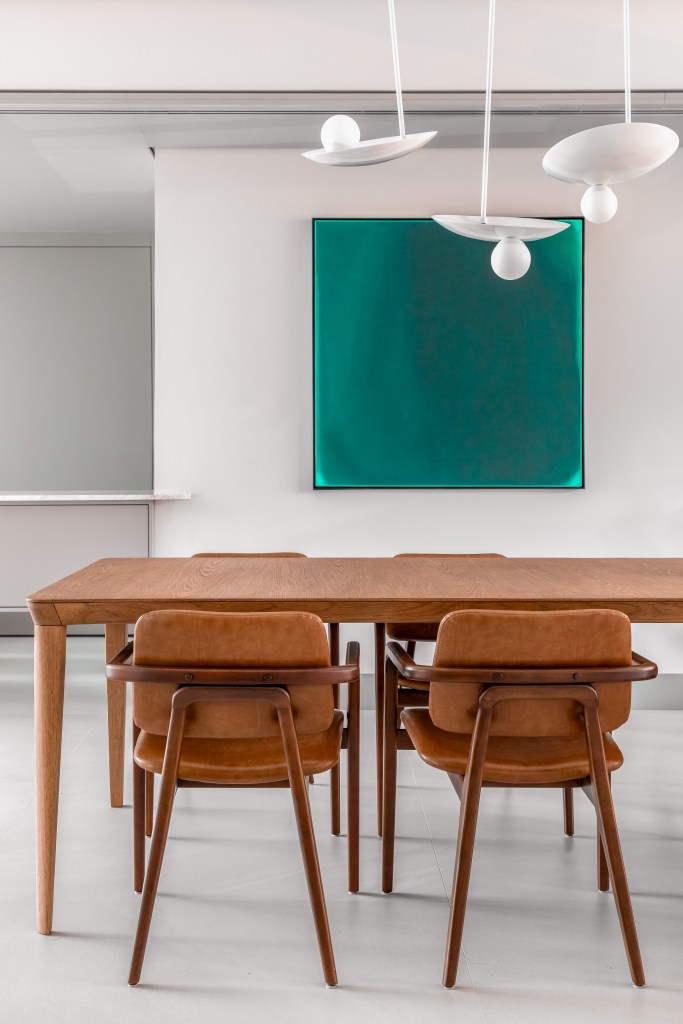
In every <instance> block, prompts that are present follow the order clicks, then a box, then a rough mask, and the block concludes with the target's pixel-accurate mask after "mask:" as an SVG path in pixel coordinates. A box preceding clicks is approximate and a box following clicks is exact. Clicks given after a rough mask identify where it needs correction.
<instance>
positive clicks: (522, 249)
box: [491, 238, 531, 281]
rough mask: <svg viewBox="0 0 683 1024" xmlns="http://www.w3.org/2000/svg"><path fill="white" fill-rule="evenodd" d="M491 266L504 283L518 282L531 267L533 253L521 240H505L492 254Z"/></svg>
mask: <svg viewBox="0 0 683 1024" xmlns="http://www.w3.org/2000/svg"><path fill="white" fill-rule="evenodd" d="M491 266H492V267H493V269H494V272H495V273H496V274H498V277H502V278H503V280H504V281H517V280H518V278H520V277H524V275H525V274H526V272H527V270H528V269H529V267H530V266H531V253H530V252H529V250H528V249H527V247H526V245H525V244H524V242H523V241H522V240H521V238H503V239H502V240H501V241H500V242H499V243H498V245H497V246H496V247H495V249H494V250H493V252H492V253H491Z"/></svg>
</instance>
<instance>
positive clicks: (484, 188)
mask: <svg viewBox="0 0 683 1024" xmlns="http://www.w3.org/2000/svg"><path fill="white" fill-rule="evenodd" d="M627 2H628V0H627ZM495 24H496V0H489V37H488V47H487V55H486V102H485V106H484V158H483V166H482V171H481V222H482V224H485V223H486V205H487V199H488V191H489V149H490V145H491V98H492V93H493V33H494V28H495Z"/></svg>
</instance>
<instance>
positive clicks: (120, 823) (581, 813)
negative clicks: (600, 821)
mask: <svg viewBox="0 0 683 1024" xmlns="http://www.w3.org/2000/svg"><path fill="white" fill-rule="evenodd" d="M102 657H103V645H102V641H100V640H98V639H94V638H88V639H74V640H71V641H69V662H68V686H67V704H66V721H65V732H64V751H63V765H62V784H61V793H62V796H61V808H60V825H59V852H58V866H57V896H56V901H55V918H54V920H55V932H54V934H53V935H52V936H51V937H49V938H46V937H41V936H38V935H36V933H35V932H34V930H33V922H34V910H33V873H34V861H33V782H32V775H33V759H32V718H31V714H32V707H31V705H32V701H31V679H32V656H31V644H30V641H29V640H27V639H24V638H21V639H11V638H4V639H2V640H0V768H1V777H2V788H1V789H0V965H1V967H0V977H1V978H2V984H1V986H0V1018H1V1019H2V1020H3V1021H8V1022H11V1024H20V1022H24V1021H26V1022H33V1021H36V1022H38V1021H49V1022H50V1024H61V1022H64V1024H81V1022H83V1024H85V1022H88V1024H90V1022H93V1024H107V1022H114V1021H116V1022H124V1021H125V1022H130V1024H137V1022H143V1021H144V1022H145V1024H150V1022H156V1021H164V1024H174V1022H176V1021H177V1022H180V1021H182V1022H188V1021H193V1022H194V1021H197V1022H201V1024H211V1022H213V1021H221V1022H223V1021H225V1020H230V1021H236V1022H239V1024H241V1022H245V1024H247V1022H248V1024H261V1022H263V1024H265V1022H268V1024H289V1022H297V1024H307V1022H309V1021H325V1022H326V1024H336V1022H337V1021H339V1022H341V1021H345V1022H348V1021H354V1022H358V1024H364V1022H366V1021H367V1022H373V1024H383V1022H387V1024H388V1022H392V1024H403V1022H405V1024H408V1022H410V1024H438V1022H441V1021H443V1022H451V1021H457V1022H458V1024H470V1022H472V1024H475V1022H476V1024H518V1022H520V1024H576V1022H581V1024H591V1022H596V1024H597V1022H599V1024H612V1022H614V1024H655V1022H656V1024H669V1022H672V1024H673V1022H677V1021H680V1020H682V1019H683V712H679V711H666V712H662V711H638V712H635V713H634V714H633V716H632V719H631V721H630V722H629V723H628V725H627V726H625V727H624V728H623V729H622V730H620V732H619V739H620V742H621V744H622V747H623V749H624V751H625V755H626V765H625V767H624V768H623V769H622V770H621V771H620V772H619V773H618V774H617V776H616V777H615V784H614V793H615V802H616V806H617V815H618V818H619V821H620V824H621V834H622V841H623V846H624V852H625V857H626V864H627V869H628V872H629V878H630V882H631V888H632V891H633V895H634V904H635V911H636V919H637V922H638V926H639V931H640V939H641V945H642V948H643V955H644V960H645V969H646V974H647V977H648V987H647V988H645V989H643V990H637V989H634V988H633V987H632V986H631V984H630V980H629V975H628V970H627V966H626V960H625V956H624V951H623V947H622V943H621V937H620V934H619V928H618V924H617V918H616V913H615V909H614V904H613V901H612V898H611V896H610V895H609V894H600V893H598V892H597V891H596V887H595V828H594V819H593V812H592V808H591V806H590V804H589V803H588V801H587V800H586V799H585V798H584V797H583V796H582V795H580V794H579V796H577V829H576V836H575V838H574V839H572V840H569V839H566V838H565V837H564V836H563V832H562V813H561V801H560V795H559V793H556V792H550V791H549V792H542V791H537V792H532V791H531V792H512V791H487V792H486V793H485V794H484V797H483V801H482V809H481V817H480V828H479V833H478V841H477V848H476V853H475V867H474V874H473V879H472V886H471V894H470V905H469V911H468V917H467V922H466V925H465V937H464V956H463V959H462V960H461V971H460V975H459V987H458V988H457V989H455V990H453V991H450V992H447V991H445V990H444V989H442V988H441V986H440V978H441V966H442V957H443V946H444V937H445V930H446V923H447V916H448V893H449V889H450V878H451V873H452V869H453V852H454V839H455V831H456V824H457V813H458V803H457V799H456V797H455V794H454V792H453V791H452V789H451V788H450V785H449V783H448V781H447V779H446V778H445V777H444V776H441V775H440V774H439V773H437V772H436V771H434V770H432V769H430V768H428V767H427V766H426V765H424V764H422V763H421V762H420V761H419V759H418V758H417V756H416V755H415V754H412V753H411V754H401V755H400V768H399V793H398V808H399V809H398V822H397V832H398V840H397V844H396V891H395V893H394V894H393V895H391V896H383V895H381V893H380V886H379V870H380V841H379V840H378V839H377V837H376V836H375V834H374V827H373V826H374V783H373V770H374V769H373V754H374V751H373V746H372V732H373V730H372V716H371V713H368V712H366V713H364V758H363V772H362V783H363V789H362V819H361V825H362V843H361V890H362V891H361V893H360V894H358V895H356V896H350V895H349V894H348V893H347V891H346V884H345V855H346V849H345V841H344V838H343V837H342V838H334V837H332V836H330V835H329V831H328V815H327V806H328V797H329V787H328V785H327V781H326V779H325V778H324V777H322V778H321V779H320V780H319V782H318V784H316V785H315V786H314V787H313V789H312V790H311V799H312V804H313V811H314V817H315V823H316V828H317V833H318V842H319V852H320V859H321V863H322V870H323V875H324V880H325V887H326V891H327V899H328V909H329V914H330V920H331V927H332V934H333V941H334V945H335V953H336V958H337V969H338V973H339V979H340V987H339V988H338V989H335V990H328V989H326V988H325V986H324V984H323V982H322V977H321V973H320V967H319V961H318V955H317V949H316V945H315V939H314V934H313V927H312V922H311V918H310V913H309V906H308V901H307V897H306V887H305V883H304V879H303V874H302V870H301V864H300V860H299V853H298V846H297V842H296V833H295V828H294V821H293V815H292V809H291V801H290V796H289V793H288V792H287V791H286V790H273V791H254V792H248V791H236V792H232V793H231V792H226V791H223V792H220V791H217V792H213V793H212V792H207V791H202V790H189V791H188V790H186V791H183V792H181V793H180V794H179V796H178V800H177V804H176V811H175V815H174V820H173V823H172V828H171V838H170V840H169V844H168V848H167V855H166V862H165V865H164V871H163V874H162V879H161V885H160V894H159V898H158V901H157V909H156V914H155V918H154V922H153V926H152V933H151V937H150V945H149V948H148V953H147V959H146V962H145V967H144V972H143V977H142V983H141V985H140V986H139V987H138V988H137V989H130V988H128V987H127V985H126V977H127V971H128V963H129V957H130V952H131V945H132V936H133V932H134V927H135V923H136V915H137V908H138V900H139V897H137V896H136V895H135V894H134V893H133V892H132V885H131V810H130V806H126V807H124V808H122V809H120V810H111V809H110V808H109V806H108V790H107V768H106V718H105V705H104V687H103V685H102V681H101V664H102ZM126 800H127V802H128V803H129V802H130V785H129V780H128V786H127V791H126Z"/></svg>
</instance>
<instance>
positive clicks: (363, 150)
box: [302, 0, 436, 167]
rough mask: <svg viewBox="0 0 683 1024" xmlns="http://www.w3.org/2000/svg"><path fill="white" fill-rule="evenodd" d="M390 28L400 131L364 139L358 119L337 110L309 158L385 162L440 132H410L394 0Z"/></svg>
mask: <svg viewBox="0 0 683 1024" xmlns="http://www.w3.org/2000/svg"><path fill="white" fill-rule="evenodd" d="M389 28H390V31H391V51H392V55H393V60H394V81H395V84H396V105H397V108H398V135H393V136H391V137H390V138H386V139H366V140H365V142H361V138H360V128H359V127H358V125H357V124H356V122H355V121H354V119H353V118H352V117H349V116H348V115H347V114H335V115H334V117H330V118H328V119H327V121H325V124H324V125H323V128H322V131H321V133H320V140H321V142H322V144H323V148H322V149H312V150H309V152H308V153H303V154H302V155H303V156H305V157H306V158H307V159H308V160H314V161H315V163H317V164H328V165H329V166H332V167H363V166H365V165H367V164H383V163H385V162H386V161H387V160H396V159H397V158H398V157H400V156H407V155H408V153H413V152H414V151H415V150H416V149H421V148H422V146H426V145H427V143H428V142H430V141H431V140H432V139H433V138H434V136H435V135H436V132H418V133H416V134H414V135H406V126H405V118H404V116H403V92H402V90H401V69H400V65H399V61H398V35H397V32H396V11H395V10H394V0H389Z"/></svg>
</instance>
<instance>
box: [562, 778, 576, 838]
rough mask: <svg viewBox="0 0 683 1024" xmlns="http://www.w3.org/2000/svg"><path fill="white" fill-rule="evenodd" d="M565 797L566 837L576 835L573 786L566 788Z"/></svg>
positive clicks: (564, 790)
mask: <svg viewBox="0 0 683 1024" xmlns="http://www.w3.org/2000/svg"><path fill="white" fill-rule="evenodd" d="M562 793H563V796H564V834H565V835H566V836H573V835H574V790H573V788H572V787H571V786H565V787H564V789H563V791H562Z"/></svg>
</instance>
